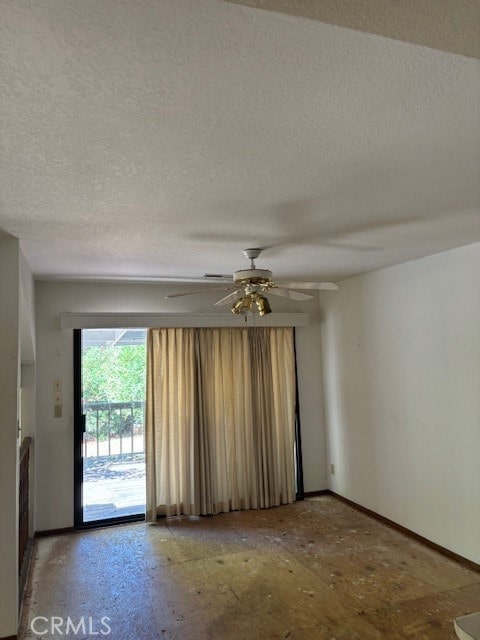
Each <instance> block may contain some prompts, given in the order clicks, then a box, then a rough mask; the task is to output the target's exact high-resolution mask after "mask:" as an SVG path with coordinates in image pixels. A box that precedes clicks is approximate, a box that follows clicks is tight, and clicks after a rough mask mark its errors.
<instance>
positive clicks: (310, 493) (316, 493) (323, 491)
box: [303, 489, 332, 498]
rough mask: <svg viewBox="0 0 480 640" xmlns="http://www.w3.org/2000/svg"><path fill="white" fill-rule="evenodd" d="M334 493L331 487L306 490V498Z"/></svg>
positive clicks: (304, 495)
mask: <svg viewBox="0 0 480 640" xmlns="http://www.w3.org/2000/svg"><path fill="white" fill-rule="evenodd" d="M326 495H332V492H331V491H330V489H321V490H320V491H305V493H304V494H303V497H304V498H316V497H317V496H326Z"/></svg>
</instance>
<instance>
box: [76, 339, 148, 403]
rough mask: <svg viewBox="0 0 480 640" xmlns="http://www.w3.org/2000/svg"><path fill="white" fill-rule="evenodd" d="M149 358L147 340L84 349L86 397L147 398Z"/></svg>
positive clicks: (88, 399)
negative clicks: (145, 342)
mask: <svg viewBox="0 0 480 640" xmlns="http://www.w3.org/2000/svg"><path fill="white" fill-rule="evenodd" d="M146 360H147V357H146V345H144V344H136V345H118V346H114V347H112V346H101V347H88V348H86V349H84V350H83V353H82V372H83V376H82V387H83V401H84V402H130V401H132V400H133V401H142V402H143V401H145V385H146V364H147V362H146Z"/></svg>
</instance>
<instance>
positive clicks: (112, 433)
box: [83, 401, 145, 458]
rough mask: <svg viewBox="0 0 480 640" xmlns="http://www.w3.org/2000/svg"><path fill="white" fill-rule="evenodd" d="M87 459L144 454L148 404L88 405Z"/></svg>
mask: <svg viewBox="0 0 480 640" xmlns="http://www.w3.org/2000/svg"><path fill="white" fill-rule="evenodd" d="M83 411H84V413H85V415H86V425H85V426H86V429H85V436H84V443H83V449H84V450H83V455H84V457H85V458H93V457H95V458H96V457H100V456H112V455H124V454H134V453H144V452H145V428H144V425H145V402H143V401H132V402H85V403H84V405H83Z"/></svg>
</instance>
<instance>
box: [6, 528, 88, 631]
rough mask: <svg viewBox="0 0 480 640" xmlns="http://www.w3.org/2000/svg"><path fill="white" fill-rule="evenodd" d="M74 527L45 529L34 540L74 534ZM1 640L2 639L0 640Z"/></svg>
mask: <svg viewBox="0 0 480 640" xmlns="http://www.w3.org/2000/svg"><path fill="white" fill-rule="evenodd" d="M75 531H76V529H75V527H64V528H63V529H47V530H46V531H35V538H48V537H49V536H61V535H63V534H64V533H74V532H75ZM0 640H2V638H0Z"/></svg>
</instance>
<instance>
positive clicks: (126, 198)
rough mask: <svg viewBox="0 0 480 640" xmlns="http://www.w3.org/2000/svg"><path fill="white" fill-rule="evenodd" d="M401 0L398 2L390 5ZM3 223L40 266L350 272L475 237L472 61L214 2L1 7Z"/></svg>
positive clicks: (70, 0)
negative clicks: (247, 254)
mask: <svg viewBox="0 0 480 640" xmlns="http://www.w3.org/2000/svg"><path fill="white" fill-rule="evenodd" d="M397 4H398V3H397ZM0 14H1V15H0V18H1V20H0V31H1V33H0V59H1V61H2V62H1V64H2V67H1V84H0V92H1V105H0V124H1V142H2V149H3V153H2V158H1V167H0V179H1V194H0V198H1V202H0V228H2V229H3V230H4V231H6V232H8V233H12V234H14V235H17V236H18V237H19V238H20V239H21V241H22V247H23V249H24V252H25V254H26V256H27V259H28V260H29V262H30V265H31V267H32V268H33V270H34V272H35V273H36V274H38V275H52V276H53V275H57V276H116V277H121V276H125V277H128V276H130V277H142V276H151V277H162V276H173V277H191V276H201V275H202V274H203V273H205V272H217V273H229V272H231V271H232V270H234V269H236V268H241V267H244V266H245V261H244V258H243V256H242V254H241V249H243V248H245V247H247V246H252V245H257V244H260V245H262V246H265V245H266V246H270V247H271V248H270V249H269V250H268V251H266V252H265V254H264V255H263V256H262V259H261V260H260V261H259V266H262V267H268V268H271V269H272V270H273V271H274V273H275V274H276V275H277V276H280V277H287V276H292V277H295V278H296V279H298V278H299V277H302V278H309V279H312V278H318V279H326V278H334V279H340V278H342V277H346V276H349V275H353V274H356V273H361V272H365V271H370V270H372V269H377V268H381V267H384V266H387V265H391V264H395V263H399V262H402V261H405V260H409V259H412V258H416V257H421V256H424V255H427V254H430V253H434V252H437V251H441V250H444V249H447V248H451V247H455V246H459V245H463V244H468V243H472V242H476V241H479V240H480V206H479V203H480V187H479V175H480V127H479V107H478V105H479V103H480V63H479V61H478V60H476V59H474V58H473V57H463V56H460V55H455V54H452V53H446V52H444V51H439V50H435V49H432V48H426V47H423V46H419V45H415V44H411V43H405V42H401V41H399V40H394V39H387V38H384V37H381V36H378V35H372V34H369V33H363V32H360V31H356V30H351V29H347V28H343V27H338V26H334V25H331V24H325V23H323V22H319V21H316V20H307V19H304V18H301V17H296V16H289V15H284V14H281V13H275V12H272V11H259V10H257V9H254V8H248V7H243V6H238V5H235V4H229V3H226V2H220V1H217V0H202V2H199V1H198V0H188V1H187V0H162V1H161V2H158V0H136V1H135V2H131V1H130V0H128V1H127V0H123V1H119V0H82V2H77V1H76V0H64V1H62V2H58V1H57V0H36V1H35V2H28V1H26V0H15V1H10V0H4V1H3V2H2V4H1V5H0Z"/></svg>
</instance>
